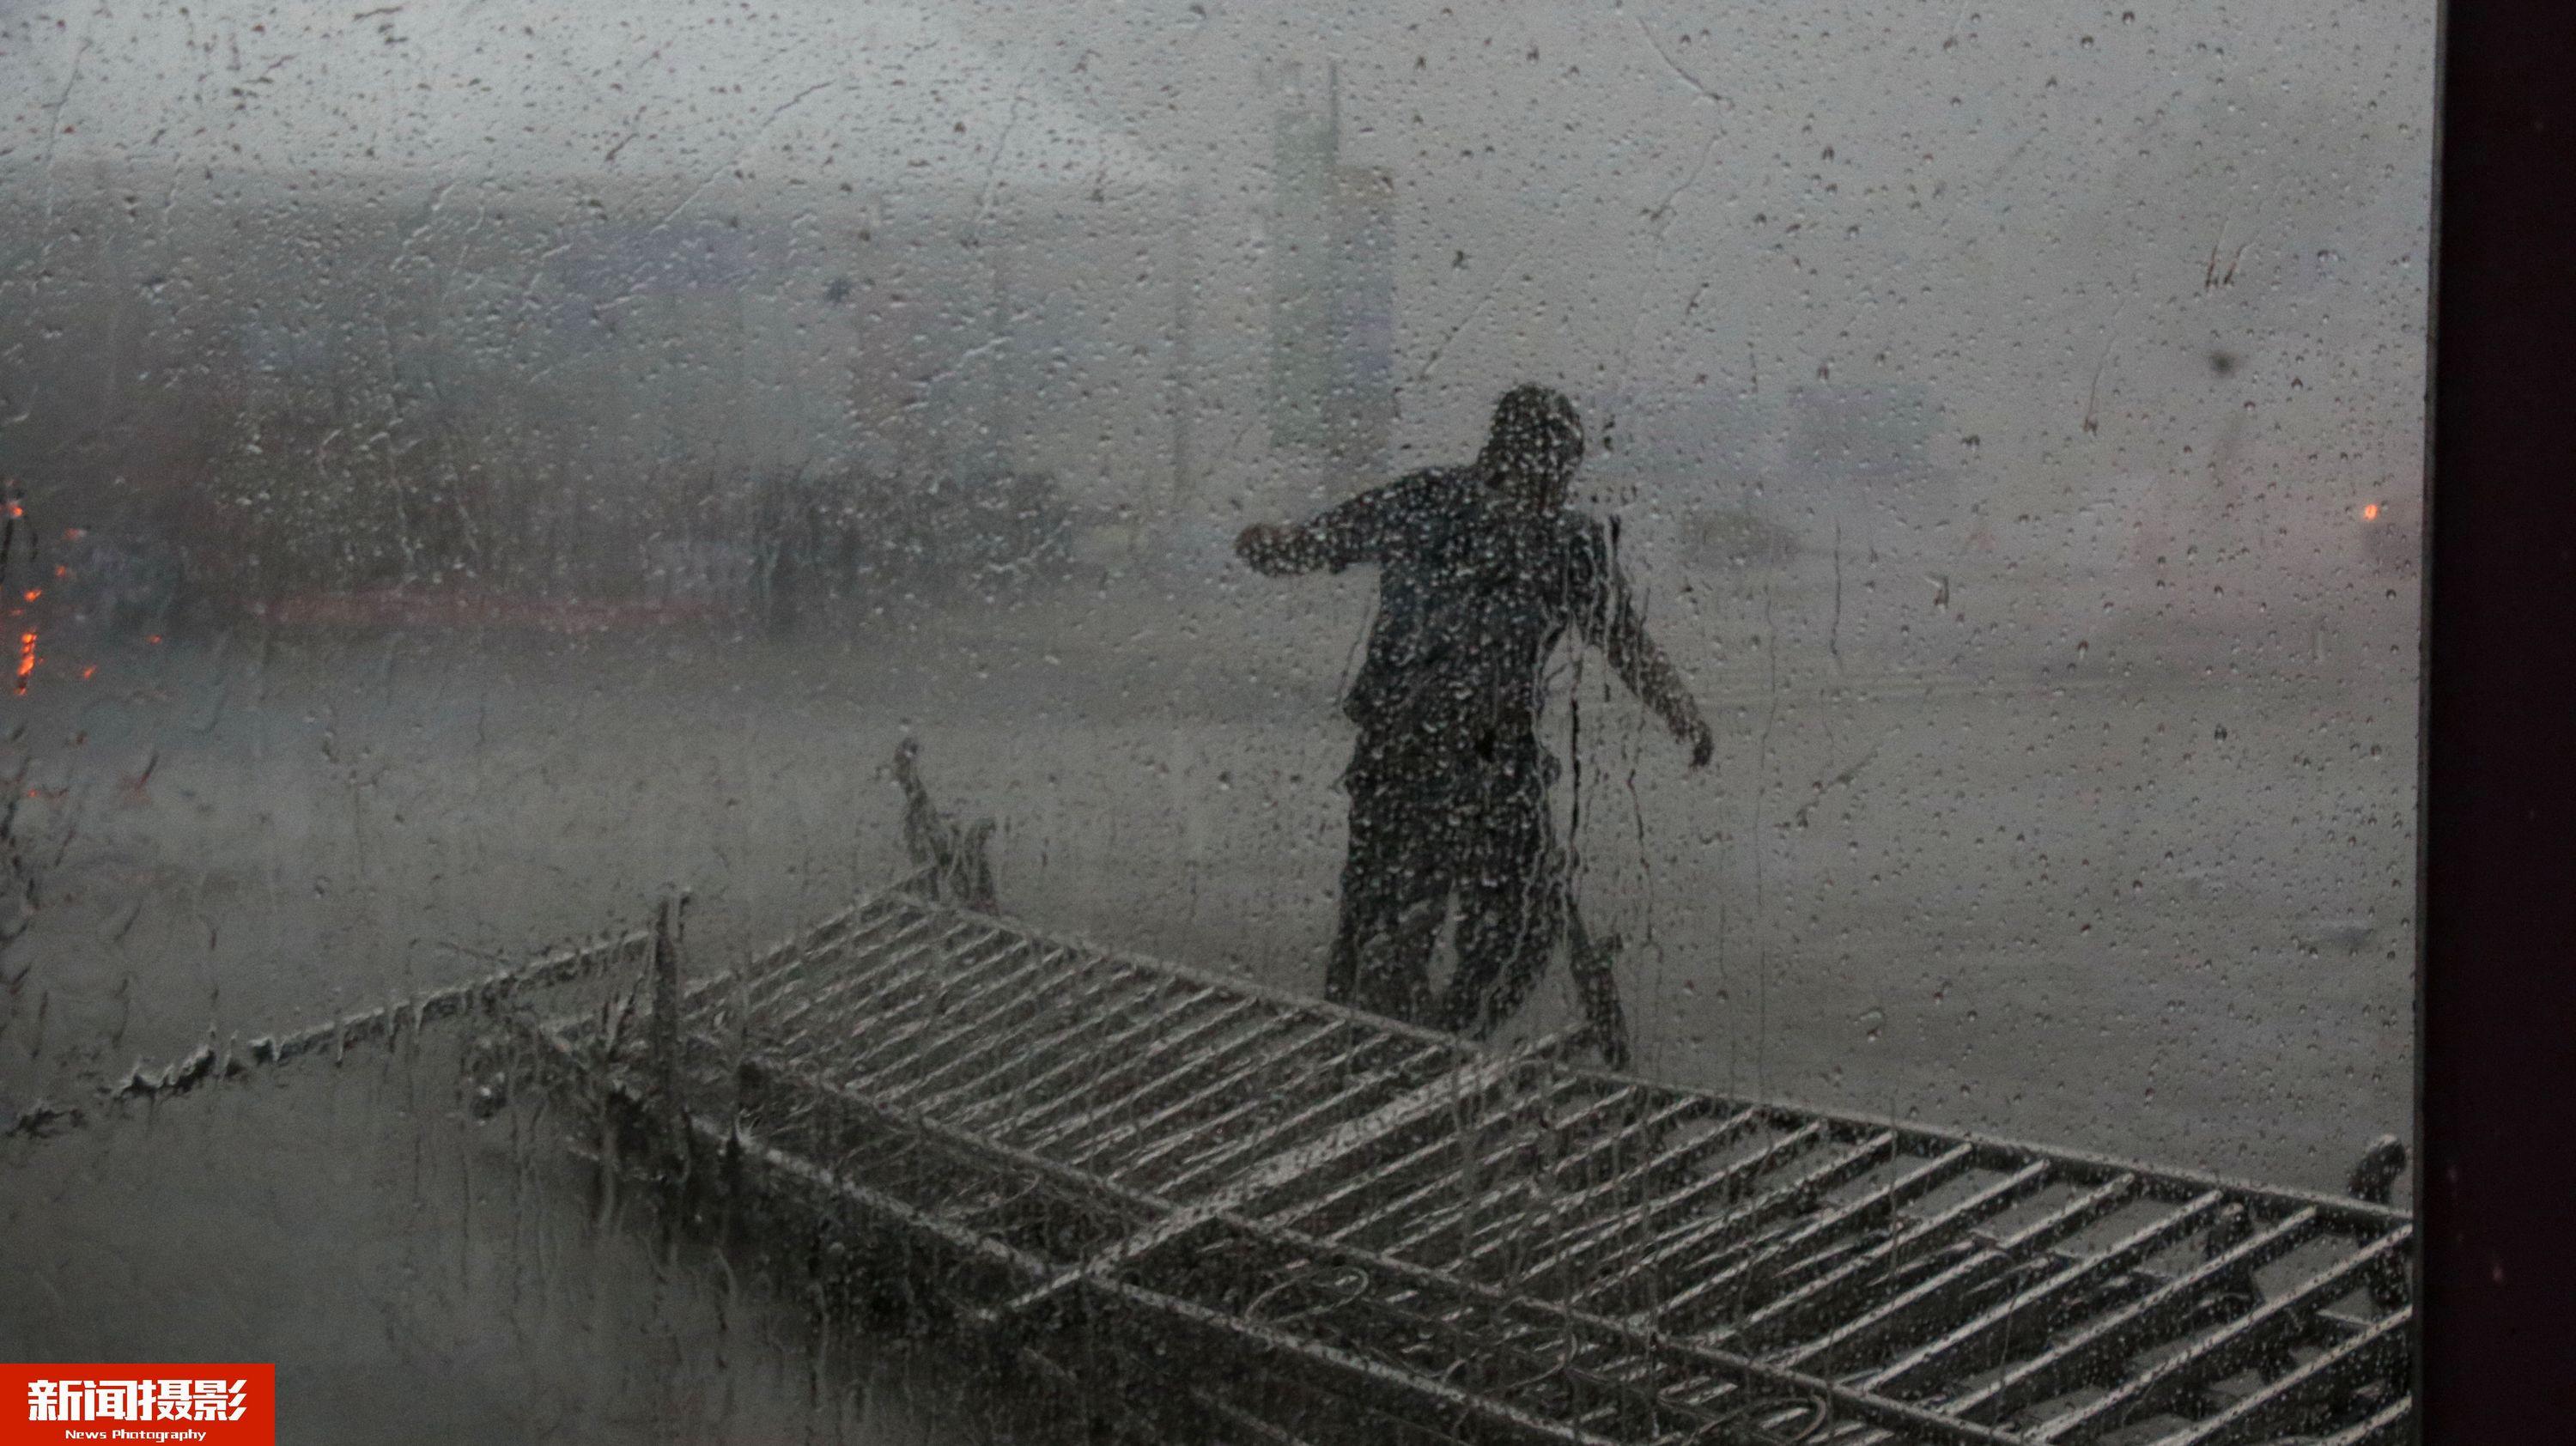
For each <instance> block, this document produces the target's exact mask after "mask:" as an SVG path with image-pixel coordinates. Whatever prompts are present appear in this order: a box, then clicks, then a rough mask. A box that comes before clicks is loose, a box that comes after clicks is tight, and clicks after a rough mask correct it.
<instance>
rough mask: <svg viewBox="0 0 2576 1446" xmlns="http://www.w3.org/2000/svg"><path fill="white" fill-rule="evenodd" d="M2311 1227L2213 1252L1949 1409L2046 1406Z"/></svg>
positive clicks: (2309, 1220) (2306, 1220)
mask: <svg viewBox="0 0 2576 1446" xmlns="http://www.w3.org/2000/svg"><path fill="white" fill-rule="evenodd" d="M2316 1224H2317V1217H2316V1213H2315V1212H2314V1211H2309V1210H2302V1211H2300V1212H2298V1213H2297V1214H2295V1215H2292V1216H2291V1217H2290V1218H2289V1219H2287V1220H2284V1221H2281V1222H2280V1223H2278V1224H2276V1225H2273V1226H2271V1227H2270V1228H2268V1229H2266V1230H2263V1231H2261V1232H2259V1233H2257V1234H2255V1235H2254V1236H2253V1237H2252V1238H2250V1239H2247V1240H2245V1241H2242V1242H2240V1243H2239V1244H2237V1245H2235V1246H2233V1247H2230V1248H2229V1249H2226V1250H2223V1251H2220V1252H2219V1253H2218V1254H2217V1255H2216V1256H2215V1257H2213V1258H2211V1259H2210V1260H2208V1261H2205V1262H2203V1263H2202V1264H2201V1265H2200V1266H2199V1268H2197V1269H2195V1270H2191V1271H2188V1272H2185V1273H2184V1274H2183V1275H2182V1276H2180V1277H2179V1278H2177V1279H2175V1280H2172V1281H2169V1282H2167V1283H2166V1284H2165V1285H2163V1286H2161V1287H2159V1288H2157V1289H2156V1290H2154V1291H2151V1292H2149V1293H2148V1294H2147V1295H2146V1296H2145V1297H2144V1298H2143V1299H2140V1300H2138V1301H2136V1302H2134V1303H2132V1304H2129V1305H2126V1306H2123V1307H2121V1308H2120V1309H2118V1310H2116V1311H2114V1312H2112V1313H2111V1314H2110V1315H2108V1316H2105V1317H2103V1318H2102V1319H2099V1320H2096V1321H2093V1322H2091V1323H2089V1324H2087V1325H2085V1326H2084V1327H2083V1328H2082V1329H2080V1330H2078V1331H2076V1332H2075V1334H2073V1335H2071V1336H2069V1337H2068V1338H2066V1339H2065V1340H2063V1341H2060V1342H2058V1343H2057V1344H2056V1345H2053V1346H2051V1347H2049V1348H2048V1349H2047V1350H2045V1351H2043V1352H2041V1353H2040V1354H2039V1355H2037V1356H2035V1357H2033V1358H2031V1359H2030V1360H2027V1361H2024V1362H2022V1363H2021V1364H2019V1365H2017V1366H2014V1367H2012V1368H2011V1369H2009V1370H2007V1371H2005V1372H2004V1373H2003V1374H2002V1375H2001V1376H1999V1377H1997V1378H1996V1379H1994V1380H1992V1381H1989V1382H1987V1383H1986V1384H1985V1385H1983V1386H1980V1387H1978V1388H1977V1389H1976V1390H1974V1391H1970V1392H1969V1393H1967V1394H1966V1395H1964V1396H1961V1397H1958V1398H1957V1399H1956V1400H1954V1401H1953V1402H1952V1403H1951V1406H1950V1409H1952V1410H1954V1411H1957V1412H1959V1413H1960V1414H1961V1415H1967V1414H1970V1413H1973V1412H1978V1411H1983V1412H1986V1413H1987V1414H1989V1415H1995V1416H2002V1415H2008V1414H2010V1413H2011V1412H2013V1411H2016V1410H2019V1409H2020V1408H2021V1407H2023V1406H2026V1405H2029V1404H2031V1403H2033V1402H2035V1401H2043V1400H2046V1399H2047V1398H2048V1397H2050V1396H2051V1395H2054V1394H2056V1393H2057V1392H2058V1391H2059V1390H2060V1389H2062V1388H2063V1387H2065V1386H2067V1385H2068V1384H2070V1383H2071V1382H2073V1381H2074V1380H2075V1378H2076V1377H2077V1376H2079V1375H2080V1374H2082V1373H2083V1372H2084V1371H2086V1370H2087V1369H2089V1368H2091V1367H2093V1366H2095V1365H2097V1364H2099V1363H2101V1362H2102V1361H2104V1360H2105V1359H2107V1358H2110V1357H2112V1356H2115V1355H2119V1354H2121V1353H2124V1352H2127V1351H2130V1350H2134V1349H2135V1348H2136V1347H2138V1346H2139V1345H2141V1344H2143V1343H2145V1342H2146V1341H2148V1340H2150V1339H2152V1338H2153V1336H2154V1335H2155V1333H2156V1332H2157V1331H2158V1330H2159V1329H2163V1328H2169V1327H2170V1326H2172V1325H2173V1324H2175V1323H2178V1322H2179V1321H2180V1320H2181V1319H2182V1318H2183V1317H2184V1316H2186V1315H2187V1314H2189V1313H2190V1312H2191V1311H2192V1310H2193V1309H2194V1308H2195V1307H2197V1306H2199V1305H2201V1304H2202V1303H2203V1302H2205V1301H2206V1300H2207V1299H2209V1298H2210V1297H2211V1296H2212V1295H2213V1294H2215V1293H2216V1291H2215V1290H2213V1287H2225V1286H2226V1285H2228V1284H2229V1283H2230V1282H2232V1281H2234V1280H2237V1279H2239V1278H2240V1277H2242V1278H2244V1279H2247V1280H2249V1281H2250V1279H2251V1277H2252V1273H2253V1272H2254V1271H2256V1270H2259V1269H2261V1268H2262V1267H2264V1266H2265V1265H2268V1264H2270V1263H2271V1262H2273V1261H2275V1260H2278V1259H2280V1258H2281V1257H2282V1256H2284V1255H2287V1254H2289V1253H2290V1252H2291V1251H2292V1250H2295V1249H2297V1248H2298V1247H2299V1246H2300V1245H2301V1244H2302V1243H2303V1242H2305V1241H2306V1240H2307V1238H2308V1235H2309V1232H2310V1231H2312V1230H2313V1229H2315V1227H2316ZM2141 1258H2142V1259H2143V1258H2144V1257H2141Z"/></svg>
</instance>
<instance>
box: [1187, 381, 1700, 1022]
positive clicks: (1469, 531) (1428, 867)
mask: <svg viewBox="0 0 2576 1446" xmlns="http://www.w3.org/2000/svg"><path fill="white" fill-rule="evenodd" d="M1583 444H1584V437H1583V422H1582V419H1581V417H1580V416H1579V415H1578V414H1577V413H1576V411H1575V409H1574V405H1573V403H1571V402H1570V401H1568V400H1567V399H1566V398H1565V397H1564V396H1563V395H1562V394H1560V393H1558V392H1556V391H1553V390H1551V389H1549V388H1546V387H1542V386H1535V385H1532V386H1521V387H1516V388H1514V389H1513V390H1511V391H1510V392H1508V393H1506V394H1504V396H1503V397H1502V399H1501V400H1500V401H1499V402H1497V403H1496V405H1495V407H1494V413H1493V422H1492V427H1491V429H1490V432H1489V434H1488V436H1487V438H1486V441H1485V445H1484V448H1483V450H1482V451H1480V452H1479V453H1478V454H1477V457H1476V459H1475V460H1474V461H1473V462H1471V463H1469V464H1468V465H1466V466H1463V467H1446V468H1430V469H1426V470H1424V471H1420V472H1416V473H1413V474H1412V475H1410V476H1407V477H1404V478H1402V479H1400V480H1398V481H1395V482H1392V483H1389V484H1387V485H1385V486H1382V487H1378V488H1376V489H1374V490H1371V491H1368V492H1364V493H1361V494H1360V495H1359V496H1357V497H1354V498H1352V499H1350V500H1349V501H1347V502H1344V503H1342V504H1340V505H1339V506H1336V507H1333V508H1331V509H1329V510H1327V511H1325V512H1324V513H1322V514H1321V515H1319V516H1316V517H1314V518H1311V519H1309V520H1307V521H1305V522H1302V523H1296V524H1278V523H1256V524H1255V525H1253V526H1251V527H1248V528H1246V529H1244V531H1243V533H1242V535H1241V536H1240V537H1238V538H1237V539H1236V541H1235V551H1236V553H1237V555H1239V556H1240V557H1241V558H1242V559H1243V560H1244V561H1245V562H1246V563H1247V564H1249V565H1250V566H1251V567H1252V568H1253V569H1254V570H1256V571H1258V572H1261V573H1263V574H1266V575H1269V576H1273V577H1283V576H1289V575H1293V574H1297V573H1307V572H1314V571H1317V570H1319V569H1323V570H1329V571H1332V572H1337V573H1338V572H1340V571H1342V570H1343V569H1345V568H1348V567H1351V566H1354V565H1356V564H1360V563H1374V564H1376V565H1377V567H1378V609H1377V618H1376V621H1375V623H1374V624H1373V625H1372V627H1371V628H1370V631H1369V638H1368V650H1367V655H1366V659H1365V661H1364V662H1363V663H1362V665H1361V667H1360V670H1359V672H1358V675H1357V676H1356V677H1355V678H1354V679H1353V681H1352V684H1351V687H1350V690H1349V693H1348V695H1347V696H1346V697H1345V699H1344V700H1343V712H1344V713H1345V714H1347V715H1348V716H1349V718H1350V719H1351V721H1352V722H1353V723H1356V724H1357V725H1358V726H1359V738H1358V742H1357V745H1356V746H1355V747H1354V748H1353V749H1352V751H1351V761H1350V766H1349V768H1348V770H1347V771H1345V773H1344V774H1343V777H1342V785H1343V788H1344V790H1345V791H1346V792H1347V793H1348V794H1349V796H1350V806H1351V814H1350V852H1349V855H1348V857H1347V858H1346V860H1345V862H1344V864H1343V866H1342V887H1341V922H1340V926H1339V930H1338V932H1337V934H1336V936H1335V939H1334V942H1333V951H1332V956H1331V961H1330V963H1329V964H1328V966H1327V968H1326V974H1325V981H1324V992H1325V995H1326V997H1327V998H1330V999H1333V1000H1336V1001H1339V1002H1343V1003H1348V1004H1351V1005H1354V1006H1356V1007H1359V1008H1362V1009H1367V1010H1371V1011H1373V1012H1376V1013H1379V1014H1384V1015H1388V1016H1391V1017H1394V1018H1397V1019H1403V1020H1408V1021H1412V1022H1415V1023H1421V1024H1427V1025H1431V1026H1433V1027H1436V1028H1444V1029H1449V1030H1454V1031H1458V1032H1461V1033H1467V1034H1473V1035H1477V1036H1484V1035H1488V1034H1490V1033H1492V1031H1493V1030H1494V1029H1495V1028H1496V1027H1497V1026H1499V1025H1500V1024H1501V1023H1502V1022H1503V1021H1505V1020H1507V1019H1509V1018H1510V1017H1511V1016H1512V1014H1513V1013H1515V1012H1516V1011H1517V1010H1518V1009H1519V1007H1520V1005H1521V1003H1522V1002H1523V1000H1524V999H1525V998H1526V997H1527V995H1528V993H1529V990H1530V988H1531V986H1532V985H1533V984H1534V983H1535V982H1536V980H1537V977H1538V974H1539V971H1540V969H1541V967H1542V966H1543V965H1544V964H1545V962H1546V960H1547V957H1548V954H1549V952H1550V951H1551V950H1552V949H1553V948H1554V947H1555V944H1556V941H1557V939H1558V938H1559V937H1560V936H1561V935H1562V934H1563V933H1564V931H1565V929H1566V925H1567V920H1568V914H1569V904H1570V894H1569V890H1570V879H1569V878H1568V870H1567V865H1566V858H1565V854H1564V851H1563V850H1562V849H1561V848H1560V847H1559V846H1558V844H1557V841H1556V839H1555V837H1554V830H1553V827H1552V825H1551V822H1550V819H1549V813H1548V807H1549V805H1548V793H1549V788H1550V785H1551V784H1553V783H1554V781H1555V779H1556V776H1557V773H1558V765H1557V761H1556V759H1555V758H1554V757H1553V756H1551V755H1550V754H1549V753H1548V751H1547V749H1546V748H1545V747H1544V746H1543V745H1542V744H1541V743H1540V742H1539V737H1538V721H1539V715H1540V712H1541V710H1542V708H1543V706H1544V703H1545V699H1544V696H1543V685H1542V669H1543V667H1544V666H1545V664H1546V662H1547V659H1548V656H1549V654H1550V653H1551V652H1552V651H1553V650H1554V649H1555V647H1556V645H1557V643H1558V641H1559V640H1560V639H1562V638H1563V637H1564V636H1565V634H1566V632H1567V630H1568V629H1572V630H1573V631H1575V632H1576V633H1577V634H1578V635H1579V636H1580V637H1581V638H1582V640H1583V641H1585V642H1587V643H1590V644H1593V645H1595V646H1598V647H1599V648H1601V649H1602V651H1603V652H1604V653H1606V654H1607V655H1608V657H1609V660H1610V665H1611V667H1612V669H1613V670H1615V671H1616V672H1617V673H1618V675H1619V677H1620V678H1621V680H1622V681H1624V682H1625V683H1626V684H1627V685H1628V687H1629V689H1630V690H1631V691H1633V692H1634V693H1635V694H1636V695H1637V697H1638V698H1639V699H1640V700H1641V701H1643V702H1644V703H1645V705H1646V706H1647V708H1648V709H1650V710H1651V711H1652V712H1654V714H1655V715H1656V716H1657V717H1659V718H1660V719H1662V720H1663V722H1664V725H1665V726H1666V727H1667V728H1669V729H1671V730H1672V732H1673V734H1674V736H1675V737H1677V738H1679V739H1680V740H1681V741H1682V742H1683V743H1685V744H1686V745H1687V746H1688V747H1689V749H1690V760H1691V766H1692V767H1694V768H1697V767H1701V766H1704V765H1706V764H1707V763H1708V761H1709V758H1710V756H1711V754H1712V752H1713V751H1714V742H1713V740H1712V738H1711V735H1710V733H1709V728H1708V723H1707V721H1706V720H1705V719H1704V718H1702V716H1701V714H1700V710H1699V705H1698V704H1697V703H1696V702H1695V701H1693V700H1692V698H1691V696H1690V692H1689V690H1688V689H1687V688H1686V687H1685V686H1684V685H1683V683H1682V681H1681V678H1680V675H1679V674H1678V673H1676V672H1675V671H1674V669H1673V666H1672V664H1671V663H1670V661H1668V660H1667V659H1666V658H1665V656H1664V654H1663V651H1662V650H1661V649H1660V648H1658V647H1656V646H1655V642H1654V640H1653V639H1652V638H1650V637H1648V636H1647V634H1646V629H1645V624H1644V620H1643V619H1642V618H1641V617H1640V615H1639V613H1638V609H1637V607H1636V603H1635V601H1634V599H1633V597H1632V595H1631V593H1630V589H1629V586H1628V582H1627V579H1626V577H1625V576H1624V575H1623V574H1622V573H1621V571H1620V568H1619V563H1618V559H1617V557H1616V555H1615V553H1614V550H1613V546H1612V538H1611V533H1610V531H1609V530H1608V529H1607V528H1605V527H1604V526H1603V525H1602V523H1601V522H1600V520H1599V519H1597V518H1594V517H1592V516H1590V515H1588V514H1586V513H1583V512H1580V511H1577V510H1575V509H1573V508H1571V507H1569V506H1567V500H1566V498H1567V489H1568V488H1569V486H1570V485H1571V483H1572V481H1573V478H1574V473H1575V470H1576V469H1577V468H1578V467H1580V466H1581V465H1582V462H1583ZM1453 900H1454V901H1455V905H1456V909H1457V966H1456V968H1455V969H1454V971H1453V972H1452V974H1451V976H1450V982H1449V985H1448V988H1447V989H1446V991H1445V992H1444V994H1443V996H1442V997H1441V998H1439V999H1437V1000H1435V999H1434V998H1433V995H1432V988H1431V982H1430V962H1431V955H1432V951H1433V947H1434V945H1435V943H1436V942H1437V939H1438V935H1439V931H1440V925H1441V922H1442V920H1443V918H1444V916H1445V915H1446V914H1447V913H1448V912H1449V909H1450V907H1451V904H1452V901H1453Z"/></svg>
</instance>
